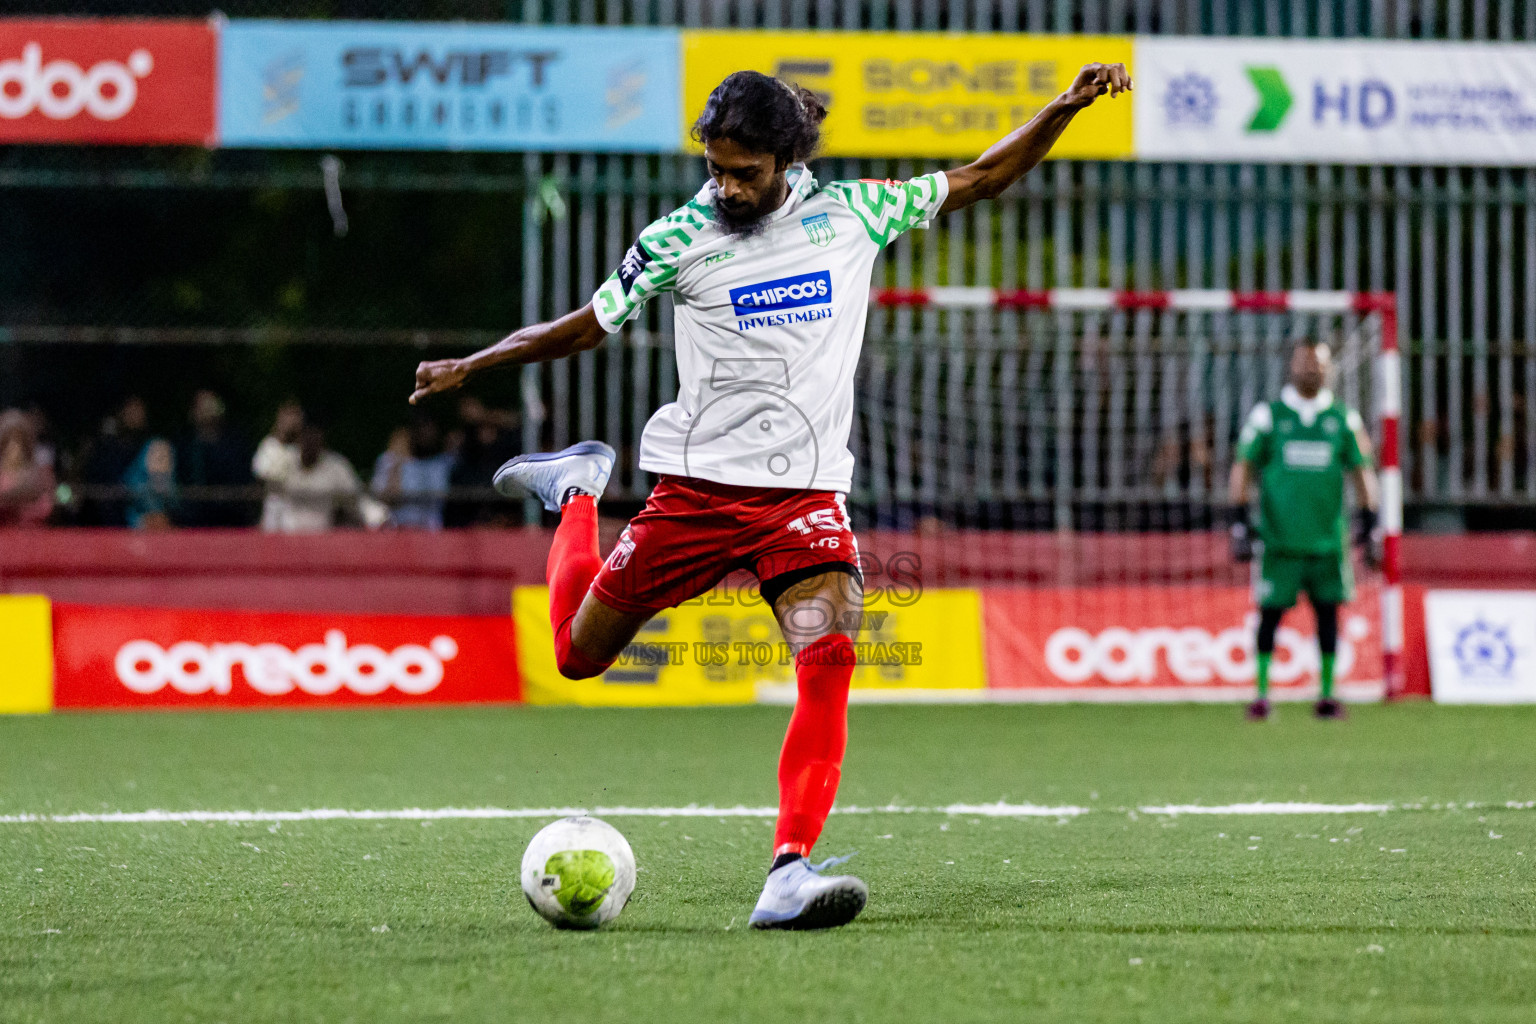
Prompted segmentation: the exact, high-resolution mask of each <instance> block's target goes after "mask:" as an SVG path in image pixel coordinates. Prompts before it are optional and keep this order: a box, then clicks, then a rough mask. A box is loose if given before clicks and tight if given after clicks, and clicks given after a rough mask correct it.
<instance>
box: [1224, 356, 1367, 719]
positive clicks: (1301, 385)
mask: <svg viewBox="0 0 1536 1024" xmlns="http://www.w3.org/2000/svg"><path fill="white" fill-rule="evenodd" d="M1330 363H1331V357H1330V353H1329V351H1328V346H1327V345H1324V344H1319V343H1317V342H1314V341H1312V340H1310V339H1304V340H1301V341H1298V342H1297V343H1296V345H1295V347H1294V348H1293V349H1292V350H1291V366H1290V383H1289V384H1287V385H1286V386H1285V388H1284V389H1282V390H1281V392H1280V400H1279V401H1276V402H1262V403H1260V404H1259V405H1257V406H1255V407H1254V409H1253V412H1252V413H1250V414H1249V416H1248V421H1247V422H1246V423H1245V424H1244V425H1243V431H1242V434H1241V436H1240V437H1239V438H1238V444H1237V461H1236V463H1235V464H1234V465H1233V466H1232V478H1231V481H1230V484H1229V493H1228V497H1229V499H1230V501H1231V503H1232V528H1231V530H1232V557H1233V558H1235V559H1236V560H1237V561H1239V562H1248V561H1252V559H1253V557H1254V541H1255V539H1257V540H1259V541H1260V542H1261V545H1260V547H1261V552H1260V557H1259V571H1258V572H1257V573H1256V574H1255V588H1254V590H1255V593H1254V598H1255V600H1256V601H1257V603H1258V606H1259V635H1258V642H1257V643H1256V645H1255V647H1256V650H1257V662H1258V691H1259V692H1258V697H1257V699H1256V700H1254V702H1253V703H1251V704H1249V705H1248V717H1249V718H1250V719H1253V720H1255V721H1262V720H1264V719H1266V718H1268V717H1269V713H1270V706H1269V666H1270V661H1271V659H1272V658H1273V657H1274V653H1275V631H1276V630H1277V629H1279V627H1280V618H1281V616H1283V615H1284V614H1285V612H1286V610H1287V609H1289V608H1290V607H1291V606H1292V605H1294V604H1295V603H1296V597H1297V595H1298V594H1299V593H1301V592H1302V591H1306V594H1307V599H1308V600H1309V601H1310V602H1311V604H1312V610H1313V612H1314V613H1315V614H1316V616H1317V646H1318V650H1319V653H1320V655H1321V657H1320V659H1319V676H1320V681H1321V692H1320V694H1319V697H1318V701H1317V717H1319V718H1342V717H1344V706H1343V705H1342V704H1341V703H1339V701H1338V700H1336V699H1335V698H1334V696H1333V667H1334V657H1335V654H1336V652H1337V650H1338V642H1339V605H1341V604H1344V603H1346V602H1347V601H1349V600H1350V598H1351V597H1352V596H1353V594H1354V574H1353V573H1352V572H1351V571H1350V558H1349V543H1348V539H1347V538H1348V519H1347V517H1346V512H1345V505H1344V478H1345V477H1346V476H1349V477H1352V478H1353V479H1354V481H1355V487H1356V489H1357V496H1358V498H1359V503H1360V511H1359V519H1358V524H1357V527H1356V532H1355V540H1356V541H1357V542H1358V543H1359V544H1360V545H1361V546H1362V548H1363V549H1364V551H1365V557H1366V560H1367V563H1368V564H1372V565H1374V564H1375V563H1376V555H1375V548H1374V544H1375V534H1376V495H1377V488H1376V474H1375V472H1374V471H1373V470H1372V469H1371V440H1370V437H1369V436H1368V435H1367V434H1366V431H1365V424H1364V422H1363V421H1362V420H1361V419H1360V414H1359V413H1358V412H1356V411H1355V410H1353V409H1350V408H1347V407H1345V406H1344V405H1343V404H1342V403H1340V402H1337V401H1335V400H1334V396H1333V392H1332V391H1330V390H1328V388H1327V387H1325V385H1326V383H1327V381H1328V371H1329V367H1330ZM1254 482H1257V483H1258V485H1259V520H1258V527H1257V530H1255V529H1254V528H1253V527H1251V526H1250V525H1249V519H1248V500H1249V492H1250V486H1251V485H1252V484H1253V483H1254ZM1255 534H1257V538H1256V537H1255Z"/></svg>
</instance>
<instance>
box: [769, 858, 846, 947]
mask: <svg viewBox="0 0 1536 1024" xmlns="http://www.w3.org/2000/svg"><path fill="white" fill-rule="evenodd" d="M848 856H849V857H851V856H853V855H852V854H849V855H848ZM847 859H848V857H833V858H831V859H830V860H824V861H822V862H821V863H820V864H816V865H812V864H811V862H810V861H808V860H806V859H805V858H804V857H801V858H800V859H799V860H792V861H790V862H789V863H788V864H785V865H784V866H783V867H781V868H779V869H778V870H777V871H770V872H769V873H768V881H767V883H766V884H765V885H764V886H763V895H762V896H761V897H760V898H759V899H758V901H757V906H756V907H755V908H754V909H753V911H752V916H751V917H750V918H749V919H748V923H749V924H751V925H752V927H753V928H786V929H794V930H803V929H810V928H836V927H838V926H839V925H845V924H847V923H848V922H849V921H852V920H853V919H854V918H855V917H858V916H859V911H861V910H863V909H864V904H866V903H868V902H869V887H868V886H867V885H865V884H864V883H863V882H862V881H861V880H860V879H857V878H854V877H853V876H852V875H833V876H832V877H830V878H824V877H822V875H821V872H823V871H825V870H826V869H827V868H830V867H833V866H834V865H837V864H841V863H843V862H844V861H846V860H847Z"/></svg>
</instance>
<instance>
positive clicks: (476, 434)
mask: <svg viewBox="0 0 1536 1024" xmlns="http://www.w3.org/2000/svg"><path fill="white" fill-rule="evenodd" d="M459 423H460V426H461V429H462V430H463V431H464V443H463V446H462V447H461V448H460V449H459V457H458V459H457V461H455V463H454V466H453V472H452V473H450V474H449V477H448V482H449V483H450V484H451V485H452V486H453V487H455V488H460V487H466V488H468V487H477V488H480V489H482V490H484V489H487V488H489V487H490V486H491V477H492V476H494V475H495V473H496V471H497V470H498V469H500V468H501V464H502V463H504V462H506V461H507V460H508V459H510V458H512V456H514V455H516V454H517V453H518V450H519V447H520V446H519V444H518V437H517V434H516V430H517V427H518V417H517V414H516V413H511V412H507V411H505V410H502V409H487V408H486V407H485V404H484V403H483V402H481V401H480V399H478V398H475V397H473V396H466V397H464V398H462V399H460V401H459ZM514 511H515V513H516V515H517V516H518V517H519V518H520V517H521V515H522V509H521V508H520V507H519V506H516V505H513V504H511V503H508V502H505V501H497V500H495V499H474V498H471V499H467V500H459V501H450V502H448V503H447V505H446V506H445V507H444V509H443V524H444V525H445V526H450V527H458V526H475V525H477V524H478V525H486V524H491V523H497V524H502V523H508V522H511V521H512V516H513V514H514Z"/></svg>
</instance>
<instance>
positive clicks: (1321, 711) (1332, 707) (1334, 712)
mask: <svg viewBox="0 0 1536 1024" xmlns="http://www.w3.org/2000/svg"><path fill="white" fill-rule="evenodd" d="M1312 713H1313V714H1315V715H1316V716H1317V717H1318V718H1332V719H1339V718H1344V717H1346V713H1345V711H1344V704H1343V702H1341V701H1338V700H1335V699H1334V698H1332V697H1324V698H1323V699H1322V700H1320V701H1318V702H1317V704H1316V706H1315V707H1313V709H1312Z"/></svg>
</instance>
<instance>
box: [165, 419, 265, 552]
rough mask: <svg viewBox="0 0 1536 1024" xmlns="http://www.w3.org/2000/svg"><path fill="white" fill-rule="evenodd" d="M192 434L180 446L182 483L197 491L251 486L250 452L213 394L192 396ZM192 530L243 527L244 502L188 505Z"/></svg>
mask: <svg viewBox="0 0 1536 1024" xmlns="http://www.w3.org/2000/svg"><path fill="white" fill-rule="evenodd" d="M190 419H191V421H192V430H191V433H190V434H189V435H188V436H187V438H186V440H185V441H183V442H182V444H181V450H180V452H179V453H178V454H179V462H180V465H179V467H178V473H177V475H178V476H179V478H180V482H181V483H182V484H184V485H187V486H194V487H241V486H244V485H246V484H249V483H250V482H251V451H250V448H249V447H247V446H246V444H245V443H244V442H243V441H242V440H241V439H240V438H239V437H237V436H236V435H235V434H234V433H233V432H231V431H230V429H229V428H228V426H227V425H226V424H225V422H224V401H223V399H221V398H220V397H219V396H218V395H216V394H214V393H213V392H212V391H207V390H204V391H199V392H198V393H197V394H195V395H193V396H192V410H191V414H190ZM185 518H186V522H187V523H188V525H192V526H244V525H246V524H247V523H248V522H249V521H250V516H249V515H248V514H247V511H246V506H245V503H244V502H243V501H238V500H230V499H228V498H225V499H213V498H205V499H203V500H199V501H189V502H187V506H186V517H185Z"/></svg>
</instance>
